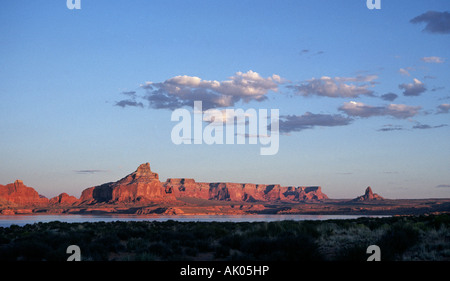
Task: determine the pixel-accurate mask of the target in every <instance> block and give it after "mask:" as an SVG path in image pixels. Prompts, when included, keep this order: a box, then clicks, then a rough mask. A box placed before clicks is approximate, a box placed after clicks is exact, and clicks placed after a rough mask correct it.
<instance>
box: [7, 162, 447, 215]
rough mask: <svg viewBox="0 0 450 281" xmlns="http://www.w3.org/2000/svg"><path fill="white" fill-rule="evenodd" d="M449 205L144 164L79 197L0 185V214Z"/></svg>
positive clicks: (406, 210)
mask: <svg viewBox="0 0 450 281" xmlns="http://www.w3.org/2000/svg"><path fill="white" fill-rule="evenodd" d="M443 211H445V212H448V211H450V199H446V198H443V199H433V198H430V199H415V200H412V199H411V200H409V199H395V200H392V199H384V198H383V197H381V196H380V195H378V194H375V193H373V192H372V189H371V188H370V187H367V188H366V191H365V193H364V195H361V196H358V197H357V198H355V199H329V198H328V196H327V195H325V194H324V193H323V192H322V189H321V187H320V186H281V185H279V184H254V183H232V182H196V181H195V180H194V179H191V178H168V179H167V180H166V181H165V182H161V181H160V180H159V176H158V174H157V173H154V172H152V170H151V169H150V164H149V163H145V164H142V165H140V166H139V167H138V168H137V169H136V171H134V172H133V173H131V174H129V175H127V176H125V177H124V178H122V179H120V180H118V181H115V182H109V183H104V184H101V185H98V186H93V187H89V188H86V189H84V190H83V191H82V194H81V196H80V198H79V199H77V198H76V197H74V196H70V195H68V194H67V193H61V194H59V195H58V196H55V197H53V198H51V199H47V198H45V197H44V196H42V195H39V194H38V192H36V190H34V189H33V188H32V187H28V186H26V185H24V184H23V182H22V181H20V180H16V181H15V182H14V183H11V184H7V185H0V214H3V215H14V214H30V213H33V214H49V213H57V214H60V213H64V214H104V213H121V214H138V215H160V214H164V215H179V214H191V215H196V214H199V215H202V214H210V215H224V214H228V215H235V214H237V215H243V214H423V213H427V212H443Z"/></svg>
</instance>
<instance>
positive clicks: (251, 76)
mask: <svg viewBox="0 0 450 281" xmlns="http://www.w3.org/2000/svg"><path fill="white" fill-rule="evenodd" d="M281 83H284V79H282V78H281V77H280V76H279V75H276V74H273V75H272V76H270V77H267V78H264V77H262V76H261V75H259V74H258V73H257V72H254V71H252V70H250V71H248V72H246V73H243V72H237V73H236V74H235V75H234V76H231V77H229V80H225V81H216V80H204V79H201V78H200V77H196V76H188V75H180V76H175V77H172V78H170V79H167V80H166V81H164V82H156V83H155V82H146V83H144V84H142V85H141V86H140V87H141V88H142V89H144V90H145V95H144V96H143V99H144V100H146V101H148V102H149V106H150V107H153V108H158V109H159V108H166V109H172V110H173V109H176V108H180V107H182V106H186V105H189V106H192V104H193V101H202V102H203V108H206V109H208V108H216V107H227V106H233V105H234V104H235V103H236V102H238V101H241V100H242V101H244V102H250V101H253V100H255V101H262V100H265V99H267V94H268V93H269V91H277V90H278V85H279V84H281Z"/></svg>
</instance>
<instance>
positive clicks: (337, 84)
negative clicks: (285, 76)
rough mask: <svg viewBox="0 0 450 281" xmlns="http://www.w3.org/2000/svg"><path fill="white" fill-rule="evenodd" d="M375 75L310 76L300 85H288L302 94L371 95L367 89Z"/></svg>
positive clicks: (329, 95) (352, 96)
mask: <svg viewBox="0 0 450 281" xmlns="http://www.w3.org/2000/svg"><path fill="white" fill-rule="evenodd" d="M377 78H378V76H376V75H367V76H362V75H359V76H356V77H334V78H331V77H328V76H322V77H321V78H312V79H310V80H307V81H306V83H303V84H300V85H290V86H288V87H289V88H291V89H294V91H295V92H296V94H298V95H302V96H310V95H318V96H325V97H332V98H337V97H342V98H346V97H351V98H355V97H358V96H360V95H366V96H372V95H373V91H372V90H370V89H369V87H371V86H372V85H373V84H374V83H376V82H374V80H375V79H377Z"/></svg>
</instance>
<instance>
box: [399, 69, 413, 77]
mask: <svg viewBox="0 0 450 281" xmlns="http://www.w3.org/2000/svg"><path fill="white" fill-rule="evenodd" d="M398 72H399V73H400V74H401V75H406V76H410V75H411V74H409V72H408V70H406V69H404V68H400V70H399V71H398Z"/></svg>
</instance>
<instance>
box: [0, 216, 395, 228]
mask: <svg viewBox="0 0 450 281" xmlns="http://www.w3.org/2000/svg"><path fill="white" fill-rule="evenodd" d="M360 217H388V216H362V215H242V216H239V215H230V216H227V215H192V216H189V215H181V216H177V215H171V216H142V215H13V216H7V215H5V216H0V227H9V226H11V225H13V224H15V225H19V226H23V225H26V224H33V223H38V222H43V223H45V222H51V221H60V222H68V223H82V222H113V221H168V220H173V221H180V222H270V221H283V220H294V221H303V220H335V219H339V220H342V219H356V218H360Z"/></svg>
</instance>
